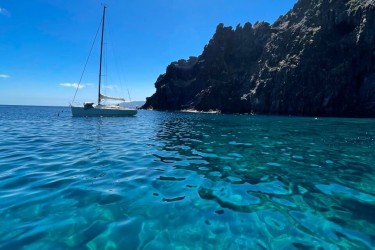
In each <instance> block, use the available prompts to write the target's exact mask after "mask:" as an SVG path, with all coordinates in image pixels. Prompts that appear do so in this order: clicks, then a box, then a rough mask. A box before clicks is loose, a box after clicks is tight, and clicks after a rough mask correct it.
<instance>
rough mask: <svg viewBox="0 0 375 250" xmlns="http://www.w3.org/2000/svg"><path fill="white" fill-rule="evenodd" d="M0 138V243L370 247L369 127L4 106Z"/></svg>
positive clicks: (353, 122) (374, 173) (372, 137)
mask: <svg viewBox="0 0 375 250" xmlns="http://www.w3.org/2000/svg"><path fill="white" fill-rule="evenodd" d="M0 138H1V139H0V169H1V172H0V249H22V248H24V249H39V250H41V249H314V248H316V249H371V248H375V152H374V150H375V120H373V119H338V118H294V117H270V116H239V115H215V114H189V113H167V112H165V113H164V112H153V111H140V112H139V113H138V115H137V116H136V117H128V118H72V117H71V114H70V110H69V109H68V108H49V107H21V106H18V107H17V106H0ZM319 247H320V248H319Z"/></svg>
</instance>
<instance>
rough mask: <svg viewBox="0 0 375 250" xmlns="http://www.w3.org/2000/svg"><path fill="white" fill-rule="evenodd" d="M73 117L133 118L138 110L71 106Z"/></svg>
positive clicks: (116, 107)
mask: <svg viewBox="0 0 375 250" xmlns="http://www.w3.org/2000/svg"><path fill="white" fill-rule="evenodd" d="M70 107H71V109H72V115H73V117H101V116H110V117H114V116H120V117H121V116H133V115H136V114H137V110H136V109H128V108H124V107H119V106H94V107H90V108H85V107H79V106H70Z"/></svg>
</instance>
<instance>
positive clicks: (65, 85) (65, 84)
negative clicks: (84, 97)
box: [60, 82, 86, 89]
mask: <svg viewBox="0 0 375 250" xmlns="http://www.w3.org/2000/svg"><path fill="white" fill-rule="evenodd" d="M60 86H63V87H71V88H77V87H78V88H79V89H82V88H84V87H86V85H84V84H79V85H78V83H75V82H74V83H70V82H65V83H60Z"/></svg>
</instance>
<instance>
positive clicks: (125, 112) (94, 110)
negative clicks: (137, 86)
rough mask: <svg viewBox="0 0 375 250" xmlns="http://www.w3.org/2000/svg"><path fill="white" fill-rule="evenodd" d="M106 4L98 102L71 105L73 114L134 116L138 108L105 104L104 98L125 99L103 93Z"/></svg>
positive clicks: (103, 20) (101, 45)
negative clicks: (103, 102)
mask: <svg viewBox="0 0 375 250" xmlns="http://www.w3.org/2000/svg"><path fill="white" fill-rule="evenodd" d="M106 8H107V7H106V6H103V17H102V36H101V42H100V63H99V81H98V85H99V88H98V104H97V105H95V103H93V102H84V103H83V106H74V105H73V104H71V105H70V107H71V109H72V116H74V117H75V116H80V117H82V116H99V117H100V116H133V115H136V114H137V110H136V109H130V108H125V107H121V106H120V105H104V104H102V100H115V101H125V99H124V98H119V97H112V96H107V95H103V94H102V93H101V83H102V59H103V44H104V23H105V11H106Z"/></svg>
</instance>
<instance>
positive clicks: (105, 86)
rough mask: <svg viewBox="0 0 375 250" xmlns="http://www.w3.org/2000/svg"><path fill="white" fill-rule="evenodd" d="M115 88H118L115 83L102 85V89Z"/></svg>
mask: <svg viewBox="0 0 375 250" xmlns="http://www.w3.org/2000/svg"><path fill="white" fill-rule="evenodd" d="M116 88H118V86H117V85H103V89H109V90H113V89H116Z"/></svg>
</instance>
